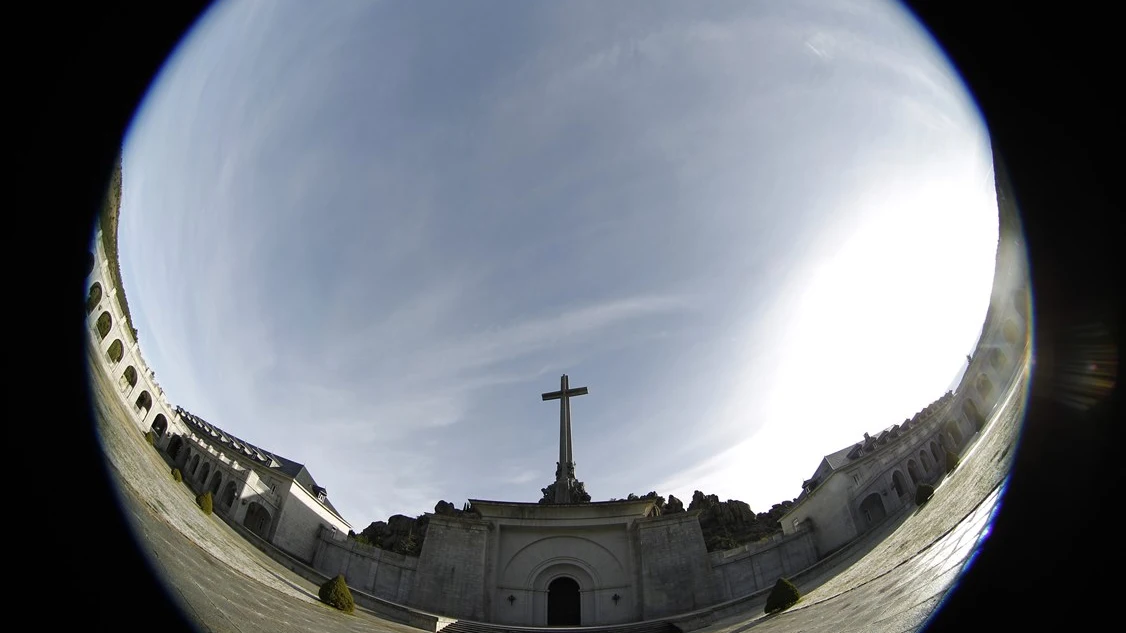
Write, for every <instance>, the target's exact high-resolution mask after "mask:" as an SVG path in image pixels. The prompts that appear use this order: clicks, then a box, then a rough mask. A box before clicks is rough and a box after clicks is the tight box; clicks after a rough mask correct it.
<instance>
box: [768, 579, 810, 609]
mask: <svg viewBox="0 0 1126 633" xmlns="http://www.w3.org/2000/svg"><path fill="white" fill-rule="evenodd" d="M798 600H801V593H800V592H799V591H798V588H797V587H795V586H794V583H792V582H790V581H789V580H786V579H785V578H779V579H778V582H776V583H774V588H773V589H771V590H770V595H769V596H767V597H766V608H765V609H763V612H765V613H778V612H779V611H785V610H786V609H789V608H790V607H792V606H794V605H795V604H797V603H798Z"/></svg>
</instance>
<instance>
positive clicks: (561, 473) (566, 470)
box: [542, 374, 587, 503]
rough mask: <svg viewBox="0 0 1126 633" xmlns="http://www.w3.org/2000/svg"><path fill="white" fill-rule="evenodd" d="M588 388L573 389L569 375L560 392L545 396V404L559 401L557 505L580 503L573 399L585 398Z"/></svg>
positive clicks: (556, 473) (561, 385)
mask: <svg viewBox="0 0 1126 633" xmlns="http://www.w3.org/2000/svg"><path fill="white" fill-rule="evenodd" d="M586 394H587V388H586V387H576V388H574V389H571V388H570V386H569V385H568V384H567V374H563V377H562V378H560V379H559V391H552V392H549V393H545V394H543V396H542V397H543V400H544V402H547V401H548V400H558V401H559V462H558V463H557V464H556V466H555V503H578V502H579V501H580V499H575V498H573V495H572V489H573V488H574V487H575V483H576V482H575V462H574V457H573V456H572V454H571V398H572V397H574V396H585V395H586Z"/></svg>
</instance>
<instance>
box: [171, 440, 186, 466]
mask: <svg viewBox="0 0 1126 633" xmlns="http://www.w3.org/2000/svg"><path fill="white" fill-rule="evenodd" d="M183 449H184V440H183V438H181V437H180V436H179V435H173V436H172V439H171V440H169V441H168V456H169V457H171V458H172V459H173V461H175V460H176V458H178V457H180V451H182V450H183Z"/></svg>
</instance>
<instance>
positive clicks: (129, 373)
mask: <svg viewBox="0 0 1126 633" xmlns="http://www.w3.org/2000/svg"><path fill="white" fill-rule="evenodd" d="M119 386H120V387H121V393H123V394H127V393H129V392H130V391H133V387H136V386H137V369H136V368H135V367H133V366H132V365H130V366H128V367H126V368H125V371H124V372H122V373H121V380H120V381H119Z"/></svg>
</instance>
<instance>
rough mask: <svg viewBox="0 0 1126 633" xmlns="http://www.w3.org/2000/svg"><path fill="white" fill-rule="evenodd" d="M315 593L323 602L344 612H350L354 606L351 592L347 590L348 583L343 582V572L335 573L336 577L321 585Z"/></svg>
mask: <svg viewBox="0 0 1126 633" xmlns="http://www.w3.org/2000/svg"><path fill="white" fill-rule="evenodd" d="M317 595H318V596H320V599H321V601H322V602H324V603H325V604H327V605H329V606H330V607H336V608H337V609H340V610H341V611H343V612H345V613H351V612H352V611H353V610H355V608H356V603H355V602H354V601H353V600H352V592H351V591H349V590H348V583H346V582H344V575H343V574H337V576H336V578H333V579H331V580H329V581H328V582H326V583H325V584H323V585H321V589H320V591H319V592H317Z"/></svg>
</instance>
